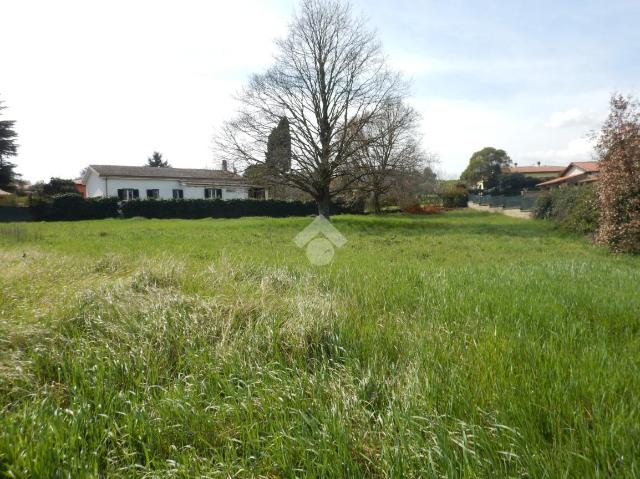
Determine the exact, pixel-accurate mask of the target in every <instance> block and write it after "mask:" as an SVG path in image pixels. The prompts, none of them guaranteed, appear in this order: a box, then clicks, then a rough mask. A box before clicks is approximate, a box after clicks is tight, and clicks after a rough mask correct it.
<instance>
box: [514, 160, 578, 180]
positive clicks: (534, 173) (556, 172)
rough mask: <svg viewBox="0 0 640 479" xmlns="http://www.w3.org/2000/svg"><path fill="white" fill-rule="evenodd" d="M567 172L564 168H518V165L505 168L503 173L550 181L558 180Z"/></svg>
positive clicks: (535, 166)
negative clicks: (551, 179)
mask: <svg viewBox="0 0 640 479" xmlns="http://www.w3.org/2000/svg"><path fill="white" fill-rule="evenodd" d="M564 170H565V167H564V166H553V165H531V166H518V164H517V163H516V164H515V165H514V166H509V167H507V168H503V169H502V172H503V173H520V174H522V175H524V176H528V177H530V178H539V179H542V180H544V179H550V178H556V177H558V176H560V174H562V172H563V171H564Z"/></svg>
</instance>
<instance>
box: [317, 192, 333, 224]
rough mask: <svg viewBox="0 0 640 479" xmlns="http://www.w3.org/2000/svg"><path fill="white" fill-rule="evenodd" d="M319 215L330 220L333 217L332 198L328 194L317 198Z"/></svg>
mask: <svg viewBox="0 0 640 479" xmlns="http://www.w3.org/2000/svg"><path fill="white" fill-rule="evenodd" d="M316 203H317V204H318V214H319V215H321V216H324V217H325V218H327V219H329V218H330V217H331V197H330V196H329V195H328V194H325V195H322V196H318V197H317V198H316Z"/></svg>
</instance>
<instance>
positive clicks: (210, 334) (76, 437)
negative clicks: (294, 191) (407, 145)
mask: <svg viewBox="0 0 640 479" xmlns="http://www.w3.org/2000/svg"><path fill="white" fill-rule="evenodd" d="M309 222H310V219H308V218H296V219H252V218H248V219H242V220H198V221H180V220H142V219H140V220H138V219H133V220H103V221H89V222H76V223H48V224H45V223H39V224H38V223H33V224H21V225H4V226H3V225H0V261H1V264H2V269H1V274H0V477H74V478H75V477H104V476H109V477H228V476H234V477H236V476H237V477H253V476H259V477H331V478H335V477H363V476H366V477H443V476H444V477H447V476H448V477H467V478H471V477H549V478H557V477H602V478H604V477H634V476H638V475H640V331H639V329H640V258H638V257H629V256H614V255H610V254H609V253H607V252H606V251H604V250H601V249H598V248H595V247H593V246H591V245H590V244H589V243H588V241H586V240H584V239H581V238H576V237H572V236H567V235H564V234H563V233H561V232H559V231H558V230H556V229H554V228H553V226H552V225H550V224H548V223H545V222H535V221H527V220H517V219H511V218H507V217H504V216H501V215H491V214H482V213H471V212H465V211H461V212H453V213H448V214H446V215H441V216H432V217H408V216H388V217H382V218H375V217H354V216H344V217H336V218H335V220H334V224H335V225H336V226H337V228H338V229H339V230H340V231H341V232H342V233H343V234H344V235H345V236H346V238H347V240H348V242H347V244H346V245H345V246H344V247H343V248H342V249H340V250H339V251H337V253H336V258H335V261H334V262H333V263H332V264H331V265H330V266H327V267H322V268H320V267H315V266H312V265H310V264H309V263H308V261H307V259H306V256H305V252H304V251H303V250H300V249H298V248H297V247H296V246H295V245H294V244H293V242H292V239H293V237H294V236H295V235H296V234H297V233H298V231H300V230H301V229H303V228H304V227H305V226H306V225H307V224H308V223H309Z"/></svg>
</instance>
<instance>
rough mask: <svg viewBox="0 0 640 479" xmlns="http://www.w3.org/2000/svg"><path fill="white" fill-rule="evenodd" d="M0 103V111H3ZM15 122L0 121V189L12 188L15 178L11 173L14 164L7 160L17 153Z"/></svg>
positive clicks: (12, 172) (13, 173)
mask: <svg viewBox="0 0 640 479" xmlns="http://www.w3.org/2000/svg"><path fill="white" fill-rule="evenodd" d="M4 109H5V107H3V106H2V102H0V111H2V110H4ZM14 124H15V121H9V120H0V189H3V190H7V189H11V188H12V183H13V182H14V180H15V178H16V174H15V172H14V171H13V169H14V168H15V166H16V165H15V164H13V163H11V162H9V160H8V159H7V158H8V157H10V156H15V155H16V154H17V153H18V145H17V144H16V142H15V140H16V138H17V137H18V135H17V134H16V132H15V130H14V129H13V126H14Z"/></svg>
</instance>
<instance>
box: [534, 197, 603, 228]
mask: <svg viewBox="0 0 640 479" xmlns="http://www.w3.org/2000/svg"><path fill="white" fill-rule="evenodd" d="M534 217H535V218H538V219H551V220H554V221H556V222H557V223H558V224H559V225H560V227H561V228H562V229H565V230H567V231H572V232H574V233H581V234H588V233H593V232H594V231H595V230H596V228H597V227H598V217H599V213H598V207H597V201H596V194H595V191H594V189H593V187H592V186H591V185H584V186H576V187H567V188H559V189H556V190H552V191H548V192H545V193H543V194H542V195H540V196H539V197H538V200H537V201H536V206H535V208H534Z"/></svg>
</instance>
